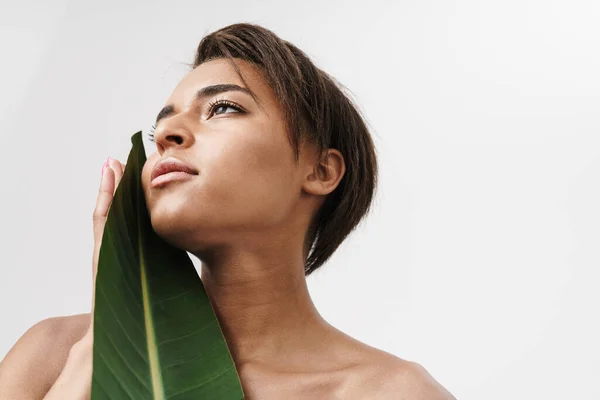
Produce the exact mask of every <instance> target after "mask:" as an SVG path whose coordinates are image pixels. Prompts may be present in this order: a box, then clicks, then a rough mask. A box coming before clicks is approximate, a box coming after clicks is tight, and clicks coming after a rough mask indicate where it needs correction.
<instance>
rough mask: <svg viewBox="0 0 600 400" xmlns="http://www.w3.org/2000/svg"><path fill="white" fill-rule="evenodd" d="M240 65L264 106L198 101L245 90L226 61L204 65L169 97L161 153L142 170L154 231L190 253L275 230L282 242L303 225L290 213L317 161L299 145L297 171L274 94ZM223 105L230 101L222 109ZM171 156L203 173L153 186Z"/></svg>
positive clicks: (237, 95)
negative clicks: (158, 168) (156, 171)
mask: <svg viewBox="0 0 600 400" xmlns="http://www.w3.org/2000/svg"><path fill="white" fill-rule="evenodd" d="M236 64H237V65H238V67H239V68H240V70H241V72H242V74H243V75H244V78H245V79H246V81H247V82H248V84H249V85H250V88H251V89H252V90H253V92H254V93H255V94H256V96H257V97H258V99H259V101H260V102H261V104H262V106H263V109H261V108H260V107H259V106H258V105H257V104H256V103H255V101H254V100H253V98H252V96H251V95H250V94H247V93H245V92H244V91H239V90H229V91H226V92H222V93H218V94H210V95H208V96H203V97H197V92H198V91H199V90H201V89H203V88H206V87H209V86H212V85H224V84H227V85H230V84H233V85H238V86H240V87H242V88H243V87H244V86H245V85H244V84H243V82H242V81H241V79H240V78H239V76H238V75H237V73H236V72H235V70H234V68H233V67H232V66H231V64H230V62H229V61H228V60H227V59H216V60H211V61H208V62H205V63H203V64H201V65H199V66H198V67H196V68H195V69H194V70H192V71H191V72H190V73H189V74H188V75H187V76H186V77H185V78H184V79H183V80H182V81H181V82H180V83H179V84H178V85H177V87H176V88H175V89H174V91H173V93H172V94H171V96H170V97H169V99H168V100H167V102H166V106H168V105H172V111H171V112H167V113H165V112H161V114H164V115H165V116H164V117H163V118H161V119H160V120H159V121H158V123H157V124H156V129H155V132H154V139H155V141H156V143H155V145H156V151H155V152H153V153H152V154H151V155H150V156H149V157H148V159H147V161H146V164H145V165H144V168H143V170H142V183H143V186H144V193H145V197H146V203H147V205H148V210H149V212H150V216H151V221H152V226H153V227H154V230H155V231H156V232H157V233H158V234H159V235H160V236H161V237H163V238H164V239H165V240H167V241H168V242H170V243H171V244H173V245H174V246H177V247H180V248H182V249H185V250H187V251H190V252H193V251H200V250H202V249H203V248H205V247H206V246H207V245H213V246H214V245H223V244H231V242H232V241H237V240H244V241H246V240H257V239H259V238H260V237H261V236H262V235H264V236H265V237H273V236H272V235H273V234H274V233H275V234H278V235H279V236H278V237H280V238H282V239H284V238H285V237H286V234H287V233H289V232H287V231H286V229H289V228H286V227H289V226H290V225H292V226H295V227H296V228H297V227H298V225H299V221H298V220H297V219H298V216H297V214H298V213H294V212H293V211H294V210H295V209H296V208H297V205H298V204H299V201H300V199H301V197H302V196H301V195H302V193H301V192H302V183H303V181H304V180H305V179H306V176H307V171H309V170H310V168H309V169H307V166H308V164H307V162H311V161H314V160H315V159H314V158H312V157H311V158H310V160H309V159H307V158H306V157H307V155H306V154H304V153H305V152H304V149H305V148H304V147H302V148H301V158H300V164H299V166H296V160H295V155H294V150H293V148H292V146H291V144H290V143H289V142H288V136H287V133H286V130H285V123H284V118H283V115H282V110H281V108H280V105H279V103H278V101H277V99H276V97H275V94H274V92H273V91H272V89H271V88H270V86H269V85H268V84H267V83H266V82H265V81H264V80H263V79H262V77H261V75H260V73H259V72H258V70H256V69H255V68H254V67H253V66H252V64H250V63H248V62H245V61H243V60H239V59H236ZM222 100H226V101H228V104H219V103H218V102H219V101H222ZM215 102H217V104H216V105H214V106H213V107H212V108H211V107H210V105H211V103H215ZM235 107H239V110H237V109H236V108H235ZM311 149H312V147H311ZM309 154H310V153H309ZM167 157H175V158H177V159H178V160H180V161H182V162H184V163H186V164H188V165H190V166H191V167H192V168H193V169H195V170H196V171H198V174H197V175H191V176H188V177H187V178H186V179H184V180H177V181H171V182H169V183H167V184H165V185H163V186H160V187H153V186H152V185H151V180H150V174H151V172H152V168H153V167H154V166H155V164H156V163H157V162H158V161H160V160H162V159H164V158H167Z"/></svg>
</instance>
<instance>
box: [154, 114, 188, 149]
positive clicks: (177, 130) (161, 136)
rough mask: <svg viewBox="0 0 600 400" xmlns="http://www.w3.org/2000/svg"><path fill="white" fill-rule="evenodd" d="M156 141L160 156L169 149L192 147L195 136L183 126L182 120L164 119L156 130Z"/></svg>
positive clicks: (175, 118) (174, 118)
mask: <svg viewBox="0 0 600 400" xmlns="http://www.w3.org/2000/svg"><path fill="white" fill-rule="evenodd" d="M154 140H155V142H156V147H157V148H158V151H159V153H160V154H162V153H163V152H164V151H165V150H167V149H168V148H169V147H184V148H186V147H190V146H192V144H193V143H194V140H195V139H194V134H193V133H192V132H191V131H190V130H189V129H188V128H187V127H186V126H185V125H184V124H183V122H182V121H181V119H178V118H177V117H176V116H175V117H169V118H166V119H164V120H163V121H162V122H161V124H160V126H159V127H157V128H156V129H155V130H154Z"/></svg>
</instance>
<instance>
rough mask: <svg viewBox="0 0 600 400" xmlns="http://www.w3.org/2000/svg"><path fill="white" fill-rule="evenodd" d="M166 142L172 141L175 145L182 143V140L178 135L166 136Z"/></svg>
mask: <svg viewBox="0 0 600 400" xmlns="http://www.w3.org/2000/svg"><path fill="white" fill-rule="evenodd" d="M167 140H174V141H175V143H177V144H181V143H183V138H182V137H181V136H179V135H169V136H167Z"/></svg>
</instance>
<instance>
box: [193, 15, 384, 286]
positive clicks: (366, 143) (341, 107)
mask: <svg viewBox="0 0 600 400" xmlns="http://www.w3.org/2000/svg"><path fill="white" fill-rule="evenodd" d="M215 58H227V59H229V60H230V62H231V63H232V66H233V67H234V68H235V70H236V72H237V73H238V75H239V76H240V79H241V80H242V82H244V84H246V87H248V85H247V83H246V81H245V80H244V77H243V76H242V74H241V72H240V70H239V68H238V67H237V65H236V64H235V62H234V60H233V58H239V59H243V60H245V61H248V62H251V63H252V64H253V65H255V66H256V67H257V69H258V70H259V71H261V72H262V75H263V77H264V78H265V79H266V81H267V83H268V84H269V85H270V86H271V87H272V89H273V90H274V92H275V94H276V96H277V98H278V100H279V102H280V103H281V106H282V109H283V111H284V118H285V120H286V123H287V128H288V138H289V139H290V143H291V145H292V146H293V148H294V150H295V151H296V161H298V157H299V151H300V150H299V146H300V145H299V144H300V143H304V141H305V140H308V141H310V143H314V144H315V145H316V147H317V151H318V152H319V155H320V157H322V156H323V155H324V154H325V153H324V152H325V151H326V150H327V149H329V148H334V149H337V150H339V151H340V153H342V155H343V157H344V161H345V164H346V172H345V174H344V176H343V178H342V180H341V181H340V183H339V185H338V186H337V187H336V188H335V190H334V191H333V192H332V193H330V194H329V195H328V197H327V199H326V200H325V202H324V203H323V205H322V206H321V208H320V209H319V211H318V212H317V213H316V215H315V216H314V218H313V221H312V224H311V226H310V228H309V230H308V232H307V236H306V241H305V252H304V254H305V264H304V273H305V276H308V275H310V274H311V273H312V272H313V271H315V270H316V269H317V268H319V267H320V266H321V265H323V263H325V261H327V259H329V257H330V256H331V255H332V254H333V252H334V251H335V250H336V249H337V248H338V246H339V245H340V244H341V243H342V242H343V241H344V239H345V238H346V237H347V236H348V235H349V234H350V232H352V231H353V230H354V228H356V226H357V225H358V223H359V222H360V221H361V220H362V219H363V217H364V216H365V215H366V214H367V212H368V211H369V209H370V207H371V203H372V200H373V197H374V193H375V190H376V187H377V156H376V149H375V145H374V143H373V140H372V138H371V135H370V133H369V129H368V128H367V125H366V122H365V121H364V119H363V118H362V116H361V114H360V112H359V110H358V108H357V107H356V105H355V104H354V103H353V102H352V100H351V99H350V98H349V97H348V96H347V95H346V94H344V92H343V91H342V88H344V89H345V87H344V86H343V85H341V84H340V83H339V82H337V81H336V80H335V79H334V78H333V77H331V76H330V75H329V74H327V73H326V72H324V71H322V70H321V69H319V68H317V67H316V66H315V65H314V64H313V63H312V61H311V60H310V59H309V58H308V56H307V55H306V54H305V53H304V52H303V51H302V50H300V49H298V48H297V47H296V46H294V45H293V44H291V43H289V42H287V41H285V40H282V39H281V38H280V37H278V36H277V35H276V34H275V33H274V32H272V31H271V30H269V29H266V28H264V27H262V26H259V25H255V24H249V23H237V24H233V25H229V26H226V27H224V28H221V29H219V30H217V31H214V32H212V33H210V34H208V35H206V36H204V37H203V38H202V40H201V41H200V44H199V45H198V49H197V51H196V54H195V57H194V62H193V64H192V65H191V67H192V68H195V67H197V66H198V65H200V64H202V63H203V62H206V61H209V60H212V59H215ZM346 90H347V89H346ZM252 96H253V97H254V99H255V100H257V99H256V96H255V95H254V94H253V93H252ZM309 249H310V250H312V251H311V252H310V254H309Z"/></svg>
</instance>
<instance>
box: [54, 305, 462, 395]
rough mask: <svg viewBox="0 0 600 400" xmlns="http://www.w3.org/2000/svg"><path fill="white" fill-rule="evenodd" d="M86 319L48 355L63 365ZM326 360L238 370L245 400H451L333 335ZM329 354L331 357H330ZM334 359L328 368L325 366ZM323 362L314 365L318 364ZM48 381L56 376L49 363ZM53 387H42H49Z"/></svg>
mask: <svg viewBox="0 0 600 400" xmlns="http://www.w3.org/2000/svg"><path fill="white" fill-rule="evenodd" d="M89 319H90V314H89V313H86V314H77V315H71V316H68V317H63V318H62V322H61V325H60V326H61V328H60V332H57V335H59V336H60V337H61V338H62V340H59V341H58V342H60V343H62V345H61V346H58V347H56V348H55V349H54V350H53V351H55V352H56V353H60V354H55V357H56V359H59V360H65V361H66V357H67V355H68V352H69V349H70V347H71V346H72V345H73V344H74V343H75V342H76V341H77V340H79V339H80V338H81V337H83V335H84V334H85V331H86V330H87V322H88V321H89ZM338 332H339V333H338V334H337V335H336V343H335V344H334V345H333V346H331V349H332V350H331V352H332V354H314V355H309V356H308V357H310V360H311V362H310V364H311V365H326V366H327V367H326V368H324V369H323V370H315V368H313V367H310V368H308V369H307V370H287V371H286V370H282V369H281V368H277V369H274V368H270V367H265V366H260V365H256V364H252V365H249V364H246V365H243V366H237V367H238V374H239V376H240V380H241V382H242V387H243V388H244V393H245V398H246V399H247V400H254V399H260V400H271V399H273V400H275V399H277V400H280V399H286V400H300V399H303V400H304V399H328V400H335V399H344V400H352V399H365V398H368V399H371V400H379V399H381V400H384V399H406V400H413V399H414V400H424V399H427V400H451V399H454V397H453V396H452V395H451V394H450V393H449V392H447V391H446V390H445V389H444V388H443V387H442V386H441V385H440V384H439V383H438V382H436V381H435V380H434V379H433V378H432V377H431V376H430V375H429V374H428V373H427V371H425V370H424V369H423V368H422V367H420V366H419V365H418V364H416V363H413V362H410V361H407V360H403V359H400V358H398V357H396V356H394V355H392V354H389V353H386V352H384V351H381V350H378V349H376V348H373V347H371V346H368V345H366V344H364V343H361V342H359V341H357V340H355V339H353V338H351V337H350V336H348V335H346V334H344V333H342V332H340V331H338ZM334 353H335V354H334ZM332 359H335V361H334V362H333V363H332V362H331V360H332ZM321 360H322V361H323V362H322V364H320V361H321ZM51 368H54V369H57V370H56V371H49V373H48V374H47V376H48V377H56V376H58V374H59V373H60V371H61V370H62V365H61V364H60V363H54V364H53V365H52V366H51ZM52 383H53V382H46V383H45V384H46V385H47V387H50V386H51V385H52Z"/></svg>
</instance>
